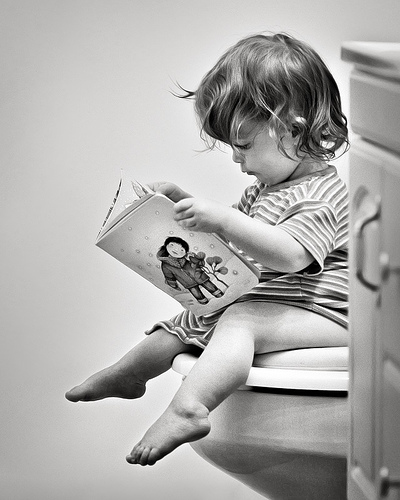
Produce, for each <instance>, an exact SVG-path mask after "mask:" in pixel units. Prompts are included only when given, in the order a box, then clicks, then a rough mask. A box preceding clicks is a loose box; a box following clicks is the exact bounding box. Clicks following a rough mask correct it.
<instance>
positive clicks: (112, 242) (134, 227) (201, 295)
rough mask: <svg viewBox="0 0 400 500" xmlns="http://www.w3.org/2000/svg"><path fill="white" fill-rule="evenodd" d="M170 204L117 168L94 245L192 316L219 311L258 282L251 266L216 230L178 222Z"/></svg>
mask: <svg viewBox="0 0 400 500" xmlns="http://www.w3.org/2000/svg"><path fill="white" fill-rule="evenodd" d="M173 206H174V203H173V202H172V201H171V200H170V199H169V198H167V197H166V196H164V195H162V194H159V193H154V192H153V191H152V190H151V189H150V188H148V187H147V186H143V185H141V184H140V183H138V182H137V181H132V180H128V179H126V178H125V175H124V173H123V172H122V173H121V180H120V183H119V187H118V190H117V193H116V195H115V198H114V201H113V204H112V206H111V208H110V210H109V211H108V214H107V217H106V220H105V221H104V224H103V226H102V228H101V230H100V232H99V235H98V237H97V240H96V245H97V246H98V247H100V248H102V249H103V250H105V251H106V252H107V253H109V254H110V255H112V256H113V257H115V258H116V259H117V260H119V261H120V262H122V263H123V264H125V265H126V266H128V267H129V268H130V269H132V270H133V271H135V272H136V273H138V274H139V275H141V276H142V277H143V278H145V279H147V280H148V281H150V282H151V283H153V284H154V285H155V286H157V287H158V288H160V289H161V290H163V291H164V292H166V293H167V294H168V295H170V296H171V297H173V298H174V299H176V300H177V301H178V302H179V303H180V304H181V305H182V306H183V307H184V308H186V309H189V310H190V311H192V312H193V313H194V314H196V315H204V314H208V313H210V312H213V311H216V310H218V309H221V308H222V307H224V306H226V305H228V304H230V303H232V302H234V301H235V300H236V299H237V298H239V297H240V296H241V295H243V294H244V293H245V292H247V291H249V290H251V288H253V287H254V286H256V285H257V283H258V279H259V271H258V269H257V268H256V267H254V266H253V265H252V264H250V263H249V262H248V261H247V260H246V259H245V258H244V257H243V256H241V255H240V254H239V253H238V252H237V251H236V250H235V249H234V248H233V247H232V246H231V245H230V244H229V243H227V242H225V241H224V240H223V239H222V238H220V237H219V236H217V235H216V234H211V233H201V232H195V231H191V230H190V229H184V228H182V227H181V226H179V224H178V223H177V222H176V221H175V220H174V218H173Z"/></svg>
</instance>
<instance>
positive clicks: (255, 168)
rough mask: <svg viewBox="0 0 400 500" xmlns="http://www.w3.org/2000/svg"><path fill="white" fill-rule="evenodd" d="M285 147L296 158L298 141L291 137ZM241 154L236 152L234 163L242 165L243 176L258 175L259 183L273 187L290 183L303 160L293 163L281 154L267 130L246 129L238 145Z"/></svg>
mask: <svg viewBox="0 0 400 500" xmlns="http://www.w3.org/2000/svg"><path fill="white" fill-rule="evenodd" d="M283 143H284V145H285V148H286V151H287V153H288V154H289V156H291V157H292V158H296V156H295V139H294V138H293V137H292V136H291V134H288V136H285V138H284V140H283ZM235 146H236V148H238V149H239V153H238V152H236V151H235V150H233V155H232V159H233V161H234V162H235V163H240V168H241V170H242V172H243V173H245V174H248V175H255V176H256V177H257V179H258V180H259V181H260V182H263V183H264V184H268V186H274V185H275V184H279V183H280V182H283V181H285V180H287V179H288V178H289V177H290V176H291V175H292V174H293V172H294V171H295V170H296V168H297V166H298V165H299V163H300V161H301V159H300V158H299V159H296V160H291V159H290V158H287V157H286V156H284V155H283V154H282V153H281V152H280V151H279V150H278V145H277V143H276V141H275V139H274V138H273V137H271V136H270V134H269V132H268V128H267V127H263V128H260V127H256V128H254V127H249V126H247V127H246V126H244V127H243V128H242V129H241V133H240V134H239V138H238V140H237V142H236V143H235Z"/></svg>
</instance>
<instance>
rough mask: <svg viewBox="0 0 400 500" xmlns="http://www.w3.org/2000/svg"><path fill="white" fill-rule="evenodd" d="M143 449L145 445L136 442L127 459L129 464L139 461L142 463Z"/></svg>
mask: <svg viewBox="0 0 400 500" xmlns="http://www.w3.org/2000/svg"><path fill="white" fill-rule="evenodd" d="M143 449H144V446H141V444H140V443H138V444H136V445H135V446H134V447H133V450H132V451H131V452H130V454H129V455H127V456H126V461H127V462H128V463H129V464H138V463H140V457H141V455H142V451H143Z"/></svg>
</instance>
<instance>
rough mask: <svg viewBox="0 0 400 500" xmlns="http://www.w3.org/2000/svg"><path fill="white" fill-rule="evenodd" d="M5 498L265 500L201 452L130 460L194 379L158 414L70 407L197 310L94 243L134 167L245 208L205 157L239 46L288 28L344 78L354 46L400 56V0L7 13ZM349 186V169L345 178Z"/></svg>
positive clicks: (116, 5)
mask: <svg viewBox="0 0 400 500" xmlns="http://www.w3.org/2000/svg"><path fill="white" fill-rule="evenodd" d="M0 10H1V12H0V37H1V38H0V57H1V64H0V68H1V78H0V103H1V104H0V106H1V107H0V122H1V126H0V142H1V147H0V158H1V165H0V167H1V170H0V175H1V182H0V188H1V194H0V204H1V211H0V217H1V232H0V235H1V253H2V257H1V274H0V276H1V278H0V279H1V299H0V303H1V316H0V317H1V320H0V321H1V326H0V327H1V346H0V357H1V363H0V367H1V382H0V383H1V424H0V442H1V445H0V454H1V457H0V474H1V487H0V498H1V500H25V499H29V500H72V499H73V500H87V499H91V498H96V499H97V500H108V499H118V500H128V499H131V498H136V499H139V500H155V499H158V498H166V499H174V500H187V499H189V498H190V499H191V500H203V499H208V498H216V499H219V500H252V499H256V498H260V497H259V496H258V495H257V494H255V493H253V492H251V491H250V490H247V489H246V488H245V487H242V486H241V485H240V483H238V482H236V481H235V480H233V479H231V478H229V477H228V476H226V475H225V474H223V473H222V472H220V471H218V470H217V469H214V468H213V467H212V466H210V465H209V464H207V463H206V462H204V461H203V460H202V459H200V458H199V457H198V456H197V455H195V453H194V452H193V451H192V450H191V448H190V447H189V446H188V445H185V446H182V447H181V448H179V449H178V450H176V451H175V452H174V453H173V454H172V455H170V456H168V457H166V458H165V459H164V460H163V461H162V462H160V463H159V464H157V465H156V466H154V467H152V468H149V467H147V468H141V467H139V466H136V467H135V466H129V465H128V464H126V462H125V458H124V457H125V454H126V453H128V452H129V451H130V450H131V448H132V446H133V445H134V444H135V442H136V441H137V440H138V439H139V438H140V437H141V436H142V434H143V433H144V431H145V430H146V429H147V427H148V426H149V425H150V424H151V423H152V422H153V421H154V420H155V419H156V418H157V417H158V416H159V414H160V413H161V411H162V410H163V409H164V408H165V406H166V405H167V404H168V402H169V401H170V399H171V397H172V395H173V394H174V392H175V390H176V389H177V387H178V385H179V382H180V377H179V376H178V375H177V374H174V373H172V372H171V373H168V374H166V375H165V376H164V377H163V378H160V379H159V380H155V381H153V382H151V383H150V384H149V387H148V393H147V395H146V397H145V398H143V399H142V400H140V401H136V402H131V401H120V400H108V401H102V402H97V403H89V404H83V403H82V404H77V405H74V404H72V403H69V402H67V401H66V400H65V399H64V396H63V395H64V392H65V391H66V390H67V389H69V388H70V387H71V386H73V385H75V384H76V383H79V382H81V381H82V380H83V379H85V378H86V377H87V376H88V375H90V374H91V373H93V372H94V371H97V370H99V369H100V368H102V367H104V366H105V365H108V364H111V363H112V362H114V361H115V360H116V359H118V358H119V357H120V356H121V355H122V354H123V353H124V352H126V351H127V350H128V349H129V348H130V347H131V346H132V345H133V344H135V343H137V342H138V341H139V340H140V339H141V338H142V335H143V333H142V332H143V331H144V330H146V329H147V328H149V327H150V326H151V325H152V323H153V322H154V321H156V320H157V319H164V318H168V317H170V316H171V315H172V314H174V313H175V312H177V311H178V310H179V305H177V304H175V302H174V301H172V299H169V298H168V297H166V296H164V294H162V293H161V292H159V291H158V290H156V289H154V288H153V287H152V285H150V284H148V283H147V282H145V281H144V280H143V279H141V278H140V277H138V276H136V275H135V274H134V273H132V272H130V271H129V270H128V269H127V268H125V267H124V266H122V265H121V264H120V263H118V262H117V261H115V260H114V259H112V258H111V257H110V256H108V255H107V254H105V253H104V252H102V251H101V250H100V249H98V248H96V247H95V246H94V240H95V237H96V235H97V231H98V229H99V227H100V225H101V223H102V221H103V218H104V215H105V213H106V211H107V209H108V205H109V203H110V202H111V199H112V197H113V195H114V192H115V189H116V187H117V183H118V179H119V170H120V168H126V169H128V170H130V171H131V172H133V173H134V175H135V177H136V178H137V179H138V180H140V181H142V182H149V181H152V180H171V181H173V182H176V183H178V184H180V185H182V186H183V187H184V188H185V189H187V190H188V191H189V192H192V193H193V194H197V195H200V196H206V197H209V198H215V199H219V200H221V201H223V202H226V203H229V204H231V203H233V202H235V201H237V200H238V198H239V196H240V194H241V191H242V189H243V188H244V187H245V186H246V185H247V183H248V182H249V179H248V178H247V177H245V176H243V175H242V174H240V172H239V168H238V166H237V165H234V164H233V163H232V161H231V157H230V154H229V152H227V153H223V152H219V151H215V152H211V153H198V152H197V151H198V150H200V149H202V147H203V145H202V143H201V141H200V139H199V136H198V131H197V127H196V121H195V118H194V115H193V111H192V105H191V103H190V102H182V101H180V100H178V99H176V98H175V97H173V96H172V95H171V93H170V90H174V88H175V87H174V82H175V81H178V82H179V83H180V84H182V85H183V86H184V87H186V88H189V89H195V88H196V86H197V84H198V83H199V81H200V79H201V77H202V76H203V74H204V73H205V72H206V71H207V70H208V69H209V68H210V67H211V66H212V65H213V64H214V62H216V60H217V58H218V57H219V56H220V55H221V53H222V52H223V51H224V50H225V49H226V48H227V47H229V46H230V45H232V44H233V43H235V42H236V41H237V40H238V39H239V38H242V37H243V36H245V35H248V34H250V33H255V32H259V31H263V30H271V31H286V32H288V33H290V34H292V35H294V36H296V37H299V38H301V39H303V40H305V41H307V42H309V43H310V44H311V45H312V46H313V47H314V48H316V49H317V51H319V52H320V54H321V55H322V56H323V58H324V59H325V61H326V62H327V64H328V66H329V67H330V69H331V70H332V72H333V74H334V75H335V77H336V79H337V81H338V84H339V86H340V89H341V91H342V95H343V102H344V108H345V111H346V112H347V111H348V77H349V71H350V66H349V65H348V64H346V63H344V62H342V61H341V60H340V46H341V43H342V42H343V41H345V40H375V41H389V42H390V41H391V42H399V41H400V39H399V38H400V34H399V28H398V27H399V20H400V2H399V1H398V0H380V1H379V2H378V1H376V2H375V1H371V0H336V1H332V2H329V1H321V0H315V1H314V0H304V1H301V0H287V1H277V0H273V1H272V0H246V1H243V0H199V1H194V0H182V1H180V0H170V1H168V0H166V1H159V0H146V1H138V0H136V1H135V0H112V1H111V0H108V1H107V0H67V1H65V0H25V1H24V0H1V1H0ZM338 166H339V169H340V171H341V173H342V174H343V176H344V177H345V179H346V177H347V160H346V158H343V159H342V160H341V161H340V162H339V163H338Z"/></svg>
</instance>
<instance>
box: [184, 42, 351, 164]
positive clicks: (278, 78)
mask: <svg viewBox="0 0 400 500" xmlns="http://www.w3.org/2000/svg"><path fill="white" fill-rule="evenodd" d="M183 90H184V89H183ZM181 97H184V98H188V97H194V98H195V110H196V113H197V116H198V119H199V121H200V127H201V135H202V138H203V139H204V140H205V142H206V144H207V146H208V147H209V148H210V149H212V148H214V147H215V145H216V143H217V142H222V143H225V144H229V145H230V146H232V147H233V148H234V149H235V143H236V141H237V140H238V136H239V131H240V128H241V126H242V125H243V124H245V123H246V124H252V123H256V124H265V125H266V126H267V128H268V129H269V133H270V134H271V136H272V137H274V138H275V140H276V141H277V144H278V148H279V150H280V151H281V153H282V154H284V155H285V156H288V154H287V153H286V152H285V148H284V145H283V137H284V135H285V134H287V133H291V134H292V135H293V137H297V138H298V140H297V141H296V142H297V149H296V155H297V156H301V154H308V155H310V156H311V157H312V158H314V159H317V160H329V159H333V158H334V157H335V156H336V151H337V150H338V149H339V148H340V147H341V146H343V145H345V148H346V150H347V148H348V129H347V119H346V117H345V116H344V114H343V112H342V109H341V100H340V94H339V90H338V87H337V84H336V82H335V80H334V78H333V76H332V75H331V73H330V71H329V70H328V68H327V67H326V65H325V63H324V62H323V61H322V59H321V58H320V56H319V55H318V54H317V53H316V52H315V51H314V50H313V49H312V48H311V47H310V46H308V45H307V44H306V43H304V42H301V41H299V40H296V39H295V38H292V37H290V36H288V35H286V34H283V33H279V34H276V35H270V36H269V35H263V34H259V35H253V36H250V37H247V38H244V39H243V40H241V41H239V42H238V43H237V44H236V45H234V46H233V47H231V48H230V49H229V50H227V51H226V52H225V54H224V55H223V56H222V57H221V58H220V59H219V61H218V62H217V63H216V64H215V66H214V67H213V68H212V69H211V70H210V71H209V72H208V73H207V74H206V75H205V77H204V78H203V80H202V81H201V83H200V86H199V88H198V89H197V90H196V91H195V92H190V91H185V95H182V96H181Z"/></svg>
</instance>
